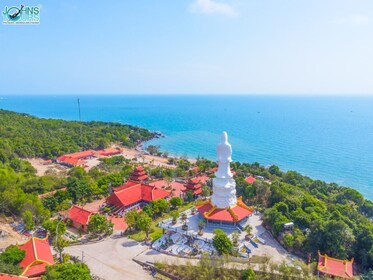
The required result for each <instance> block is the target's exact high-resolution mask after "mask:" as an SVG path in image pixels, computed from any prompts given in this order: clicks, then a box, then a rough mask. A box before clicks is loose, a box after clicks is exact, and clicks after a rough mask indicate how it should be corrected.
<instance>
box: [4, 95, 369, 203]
mask: <svg viewBox="0 0 373 280" xmlns="http://www.w3.org/2000/svg"><path fill="white" fill-rule="evenodd" d="M77 97H79V98H80V104H81V118H82V120H83V121H90V120H96V121H113V122H120V123H126V124H132V125H137V126H141V127H145V128H148V129H150V130H153V131H160V132H162V133H164V134H165V135H166V137H165V138H160V139H154V140H152V141H150V143H148V144H155V145H160V146H161V149H162V150H163V151H168V152H169V153H170V154H174V155H178V156H187V157H197V156H200V157H205V158H208V159H212V160H214V159H215V157H216V145H217V143H218V142H219V140H220V134H221V132H222V131H227V132H228V135H229V140H230V142H231V144H232V148H233V159H234V160H236V161H240V162H249V163H252V162H259V163H260V164H263V165H265V166H269V165H272V164H276V165H278V166H279V167H280V168H281V169H282V170H296V171H298V172H300V173H302V174H304V175H307V176H309V177H311V178H314V179H321V180H325V181H327V182H335V183H338V184H340V185H343V186H349V187H352V188H355V189H357V190H358V191H360V192H361V193H362V194H363V195H364V196H365V197H366V198H369V199H373V110H372V109H373V97H352V96H351V97H331V96H328V97H312V96H297V97H294V96H214V95H201V96H199V95H191V96H187V95H182V96H178V95H123V96H109V95H102V96H87V95H81V96H78V95H76V96H73V95H68V96H0V108H2V109H7V110H12V111H16V112H22V113H29V114H32V115H35V116H38V117H43V118H59V119H65V120H78V119H79V114H78V105H77Z"/></svg>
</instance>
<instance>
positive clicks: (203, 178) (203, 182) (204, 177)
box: [192, 174, 210, 184]
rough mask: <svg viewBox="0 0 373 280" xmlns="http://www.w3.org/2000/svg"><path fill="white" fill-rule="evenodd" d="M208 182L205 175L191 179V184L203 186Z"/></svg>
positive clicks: (207, 177) (208, 178)
mask: <svg viewBox="0 0 373 280" xmlns="http://www.w3.org/2000/svg"><path fill="white" fill-rule="evenodd" d="M209 180H210V177H209V176H207V175H206V174H203V175H199V176H196V177H194V178H193V179H192V181H193V182H196V183H202V184H205V183H206V182H207V181H209Z"/></svg>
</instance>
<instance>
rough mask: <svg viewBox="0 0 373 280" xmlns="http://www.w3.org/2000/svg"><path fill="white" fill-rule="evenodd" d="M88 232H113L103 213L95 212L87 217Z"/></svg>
mask: <svg viewBox="0 0 373 280" xmlns="http://www.w3.org/2000/svg"><path fill="white" fill-rule="evenodd" d="M88 232H90V233H92V234H93V235H97V234H105V235H108V234H111V233H112V232H113V224H112V223H111V222H109V221H108V220H106V217H105V216H104V215H101V214H95V215H93V216H91V218H90V219H89V222H88Z"/></svg>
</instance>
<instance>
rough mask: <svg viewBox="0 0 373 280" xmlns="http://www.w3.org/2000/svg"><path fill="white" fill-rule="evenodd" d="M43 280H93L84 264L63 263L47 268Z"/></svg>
mask: <svg viewBox="0 0 373 280" xmlns="http://www.w3.org/2000/svg"><path fill="white" fill-rule="evenodd" d="M42 279H43V280H91V279H92V278H91V272H90V270H89V268H88V266H87V265H86V264H84V263H61V264H55V265H51V266H47V271H46V273H45V275H44V276H43V277H42Z"/></svg>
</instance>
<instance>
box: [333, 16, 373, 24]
mask: <svg viewBox="0 0 373 280" xmlns="http://www.w3.org/2000/svg"><path fill="white" fill-rule="evenodd" d="M335 22H336V23H338V24H355V25H367V24H370V23H371V22H373V19H372V18H371V17H369V16H366V15H358V14H356V15H350V16H347V17H340V18H336V19H335Z"/></svg>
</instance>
